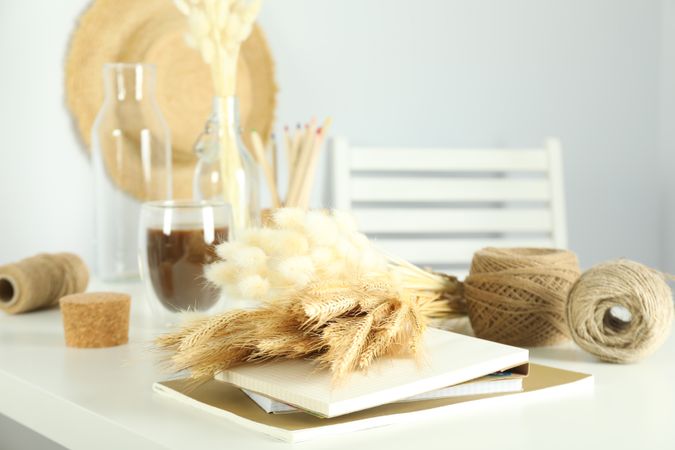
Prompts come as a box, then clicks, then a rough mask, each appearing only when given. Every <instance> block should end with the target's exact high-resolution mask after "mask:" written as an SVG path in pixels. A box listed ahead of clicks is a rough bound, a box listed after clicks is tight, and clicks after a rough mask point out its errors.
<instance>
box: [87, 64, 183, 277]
mask: <svg viewBox="0 0 675 450" xmlns="http://www.w3.org/2000/svg"><path fill="white" fill-rule="evenodd" d="M155 70H156V69H155V66H153V65H150V64H122V63H114V64H106V65H105V66H104V68H103V80H104V85H105V98H104V101H103V106H102V107H101V110H100V111H99V113H98V116H97V117H96V120H95V122H94V126H93V129H92V139H91V143H92V158H93V166H94V180H95V181H94V182H95V201H96V203H95V208H96V228H95V236H96V269H97V270H96V272H97V274H98V276H99V277H100V278H102V279H104V280H108V281H110V280H121V279H129V278H135V277H137V276H138V260H137V254H136V249H137V247H138V245H137V238H138V234H137V230H138V220H139V216H140V207H141V203H142V202H145V201H149V200H168V199H170V198H171V137H170V133H169V128H168V126H167V124H166V121H165V120H164V117H163V116H162V114H161V112H160V110H159V106H158V104H157V101H156V98H155Z"/></svg>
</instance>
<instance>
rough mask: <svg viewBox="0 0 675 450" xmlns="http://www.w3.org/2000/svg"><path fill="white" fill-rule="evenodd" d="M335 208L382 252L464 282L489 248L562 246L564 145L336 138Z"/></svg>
mask: <svg viewBox="0 0 675 450" xmlns="http://www.w3.org/2000/svg"><path fill="white" fill-rule="evenodd" d="M330 158H331V159H330V164H331V168H330V171H331V173H330V175H331V177H332V180H331V191H332V192H331V194H332V199H333V205H332V206H333V207H334V208H340V209H347V210H349V209H351V210H352V212H353V213H354V215H355V216H356V218H357V221H358V223H359V226H360V227H361V229H362V231H364V232H365V233H366V234H367V235H368V236H369V237H371V238H372V239H374V240H375V242H376V243H377V245H378V246H379V247H380V248H381V249H382V250H384V251H386V252H389V253H392V254H394V255H397V256H400V257H403V258H405V259H407V260H409V261H411V262H413V263H415V264H418V265H422V266H427V267H431V268H433V269H434V270H438V271H442V272H446V273H450V274H453V275H457V276H460V277H463V276H465V275H466V274H467V273H468V269H469V265H470V262H471V257H472V255H473V252H474V251H476V250H478V249H480V248H482V247H485V246H504V247H534V246H536V247H558V248H565V247H566V246H567V230H566V219H565V200H564V192H563V175H562V158H561V147H560V143H559V141H558V140H556V139H548V140H546V142H545V144H544V147H543V148H538V149H518V150H516V149H461V150H460V149H438V148H434V149H418V148H380V147H351V146H350V145H349V144H348V142H347V140H346V139H343V138H335V139H334V140H333V141H332V144H331V156H330Z"/></svg>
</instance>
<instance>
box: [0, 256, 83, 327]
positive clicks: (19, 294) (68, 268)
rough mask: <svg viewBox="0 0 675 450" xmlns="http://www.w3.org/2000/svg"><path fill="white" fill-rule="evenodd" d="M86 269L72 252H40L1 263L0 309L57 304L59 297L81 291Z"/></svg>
mask: <svg viewBox="0 0 675 450" xmlns="http://www.w3.org/2000/svg"><path fill="white" fill-rule="evenodd" d="M88 283H89V270H88V269H87V266H86V265H85V263H84V261H82V260H81V259H80V257H79V256H77V255H74V254H72V253H56V254H46V253H45V254H40V255H36V256H33V257H31V258H26V259H23V260H21V261H19V262H16V263H14V264H7V265H5V266H0V309H2V310H3V311H5V312H7V313H9V314H18V313H22V312H27V311H33V310H36V309H42V308H48V307H51V306H55V305H57V304H58V301H59V299H60V298H61V297H63V296H64V295H68V294H73V293H77V292H83V291H84V290H85V289H86V288H87V284H88Z"/></svg>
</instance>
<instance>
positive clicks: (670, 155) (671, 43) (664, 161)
mask: <svg viewBox="0 0 675 450" xmlns="http://www.w3.org/2000/svg"><path fill="white" fill-rule="evenodd" d="M662 3H663V10H662V15H661V17H662V19H661V24H662V27H661V30H662V32H661V33H662V36H661V71H660V74H661V84H660V89H661V96H660V99H661V101H660V107H661V109H660V119H661V120H660V148H661V189H662V193H663V195H662V201H663V203H662V214H663V215H662V218H663V228H662V230H661V232H662V234H661V236H662V239H663V246H662V249H663V250H662V259H663V266H664V267H663V269H664V270H667V271H668V272H669V273H675V177H674V176H673V169H674V168H675V0H663V2H662Z"/></svg>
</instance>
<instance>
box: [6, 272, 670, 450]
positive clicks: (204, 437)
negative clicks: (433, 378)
mask: <svg viewBox="0 0 675 450" xmlns="http://www.w3.org/2000/svg"><path fill="white" fill-rule="evenodd" d="M115 287H116V289H117V290H122V291H127V292H130V293H131V294H132V296H133V298H134V304H135V305H134V308H133V313H132V330H131V333H130V343H129V344H128V345H124V346H120V347H115V348H109V349H97V350H79V349H69V348H66V347H65V345H64V340H63V330H62V325H61V317H60V313H59V311H58V310H50V311H43V312H36V313H31V314H24V315H20V316H7V315H5V314H2V313H0V413H1V414H4V415H6V416H8V417H9V418H11V419H13V420H14V421H16V422H19V423H21V424H23V425H24V426H26V427H28V428H30V429H31V430H33V431H35V432H37V433H39V434H41V435H43V436H46V437H47V438H49V439H51V440H53V441H55V442H57V443H59V444H61V445H63V446H65V447H68V448H73V449H94V448H96V449H100V450H104V449H114V450H119V449H156V448H169V449H188V448H190V449H192V448H200V449H216V448H217V449H240V448H255V449H278V448H284V447H288V446H290V445H289V444H285V443H282V442H278V441H275V440H273V439H271V438H268V437H266V436H264V435H262V434H257V433H254V432H252V431H248V430H246V429H243V428H240V427H238V426H237V425H235V424H232V423H230V422H228V421H226V420H223V419H219V418H216V417H213V416H211V415H209V414H208V413H204V412H201V411H197V410H194V409H192V408H190V407H188V406H185V405H182V404H179V403H174V402H172V401H171V400H168V399H164V398H160V397H157V396H156V395H155V394H153V392H152V389H151V385H152V383H153V382H154V381H156V380H160V379H164V378H166V374H163V373H162V370H161V369H160V367H158V365H157V364H156V359H155V355H154V354H153V352H152V351H151V350H150V344H149V343H150V341H151V340H152V337H153V336H154V335H155V334H156V331H153V330H152V329H151V328H149V327H148V325H147V323H144V321H143V316H142V314H141V312H142V308H140V306H143V305H142V302H143V300H142V294H141V289H140V286H138V285H126V286H115ZM92 288H93V289H94V290H98V289H102V288H108V289H110V288H111V287H110V286H102V285H94V286H93V287H92ZM531 356H532V358H531V359H532V361H533V362H539V363H544V364H549V365H552V366H557V367H561V368H568V369H572V370H576V371H581V372H587V373H591V374H593V375H594V376H595V388H594V390H593V392H591V393H580V394H576V395H571V396H557V397H553V398H551V397H544V398H531V399H523V401H522V402H511V403H510V406H501V407H497V408H494V409H493V408H485V407H482V406H480V405H475V406H474V407H472V408H471V409H468V410H465V411H463V412H462V413H461V414H459V413H453V414H451V415H447V416H444V417H442V418H438V419H434V420H433V421H428V422H423V423H420V422H412V423H409V424H406V425H404V426H392V427H385V428H379V429H374V430H368V431H362V432H358V433H353V434H350V435H345V436H343V437H340V438H330V439H325V440H317V441H311V442H307V443H302V444H295V445H294V446H293V447H298V448H307V449H309V448H311V449H342V450H343V449H346V448H360V447H365V446H370V447H371V448H386V449H388V450H395V449H406V450H409V449H411V448H414V449H419V450H426V449H430V448H446V449H447V448H458V449H460V448H461V449H468V448H484V449H495V448H518V449H519V450H523V449H527V448H532V449H537V450H542V449H550V448H564V449H577V448H593V447H597V448H612V449H613V450H614V449H623V448H625V449H631V450H633V449H654V448H670V449H673V448H675V336H671V337H670V339H669V341H668V342H667V343H666V345H665V346H664V347H663V348H662V349H661V350H659V352H657V353H656V354H655V355H653V356H652V357H651V358H649V359H647V360H646V361H644V362H642V363H639V364H634V365H623V366H620V365H612V364H606V363H601V362H598V361H596V360H594V359H593V358H592V357H591V356H589V355H587V354H585V353H583V352H582V351H580V350H578V349H577V348H575V347H574V346H573V345H572V344H569V345H565V346H561V347H556V348H542V349H533V350H532V351H531ZM2 442H3V437H2V436H0V448H3V445H2Z"/></svg>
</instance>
